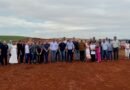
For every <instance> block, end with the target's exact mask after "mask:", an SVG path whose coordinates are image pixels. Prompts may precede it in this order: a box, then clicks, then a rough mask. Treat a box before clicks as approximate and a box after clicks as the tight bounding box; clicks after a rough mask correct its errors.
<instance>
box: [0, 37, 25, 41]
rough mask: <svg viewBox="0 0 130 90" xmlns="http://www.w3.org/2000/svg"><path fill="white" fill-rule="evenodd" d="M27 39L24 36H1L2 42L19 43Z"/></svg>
mask: <svg viewBox="0 0 130 90" xmlns="http://www.w3.org/2000/svg"><path fill="white" fill-rule="evenodd" d="M25 38H26V37H23V36H0V41H9V40H12V41H18V40H22V39H25Z"/></svg>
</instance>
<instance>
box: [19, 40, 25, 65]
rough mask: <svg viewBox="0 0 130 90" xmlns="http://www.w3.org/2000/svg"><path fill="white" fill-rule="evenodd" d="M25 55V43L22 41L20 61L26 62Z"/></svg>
mask: <svg viewBox="0 0 130 90" xmlns="http://www.w3.org/2000/svg"><path fill="white" fill-rule="evenodd" d="M24 56H25V44H24V42H21V45H20V63H23V62H24Z"/></svg>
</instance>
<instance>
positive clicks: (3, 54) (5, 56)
mask: <svg viewBox="0 0 130 90" xmlns="http://www.w3.org/2000/svg"><path fill="white" fill-rule="evenodd" d="M7 56H8V45H7V43H6V41H4V42H3V47H2V58H3V62H4V65H7Z"/></svg>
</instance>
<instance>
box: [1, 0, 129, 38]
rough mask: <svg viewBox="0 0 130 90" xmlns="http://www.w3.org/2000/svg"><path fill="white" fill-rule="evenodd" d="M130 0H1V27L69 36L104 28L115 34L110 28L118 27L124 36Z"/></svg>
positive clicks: (126, 29)
mask: <svg viewBox="0 0 130 90" xmlns="http://www.w3.org/2000/svg"><path fill="white" fill-rule="evenodd" d="M129 1H130V0H123V1H122V0H0V31H1V30H3V28H4V29H6V28H12V29H17V31H18V30H19V32H21V29H25V30H33V31H34V32H32V33H33V34H32V35H34V36H39V35H41V34H44V33H47V36H48V37H49V36H50V37H51V36H52V34H49V33H54V34H55V35H54V36H57V33H62V35H66V36H67V34H69V33H71V34H69V35H72V33H73V34H74V36H77V35H78V37H82V35H81V34H84V33H85V32H86V33H87V32H97V33H98V32H104V31H109V32H107V34H106V35H107V36H112V34H111V33H110V32H113V30H115V33H116V32H117V34H118V35H120V36H122V37H123V36H124V35H121V34H119V33H118V30H125V31H127V32H128V30H129V29H130V26H129V23H130V19H129V18H130V10H129V8H130V5H129V4H130V2H129ZM15 31H16V30H15ZM76 32H81V34H80V35H79V34H76ZM120 32H122V31H120ZM127 32H125V33H127ZM3 34H5V33H4V31H3ZM104 34H105V33H104ZM122 34H123V33H122ZM88 36H89V34H88ZM97 36H100V33H98V35H97ZM103 36H104V35H103ZM127 37H129V36H127Z"/></svg>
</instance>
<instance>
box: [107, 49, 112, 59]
mask: <svg viewBox="0 0 130 90" xmlns="http://www.w3.org/2000/svg"><path fill="white" fill-rule="evenodd" d="M108 59H109V60H112V59H113V56H112V51H108Z"/></svg>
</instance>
